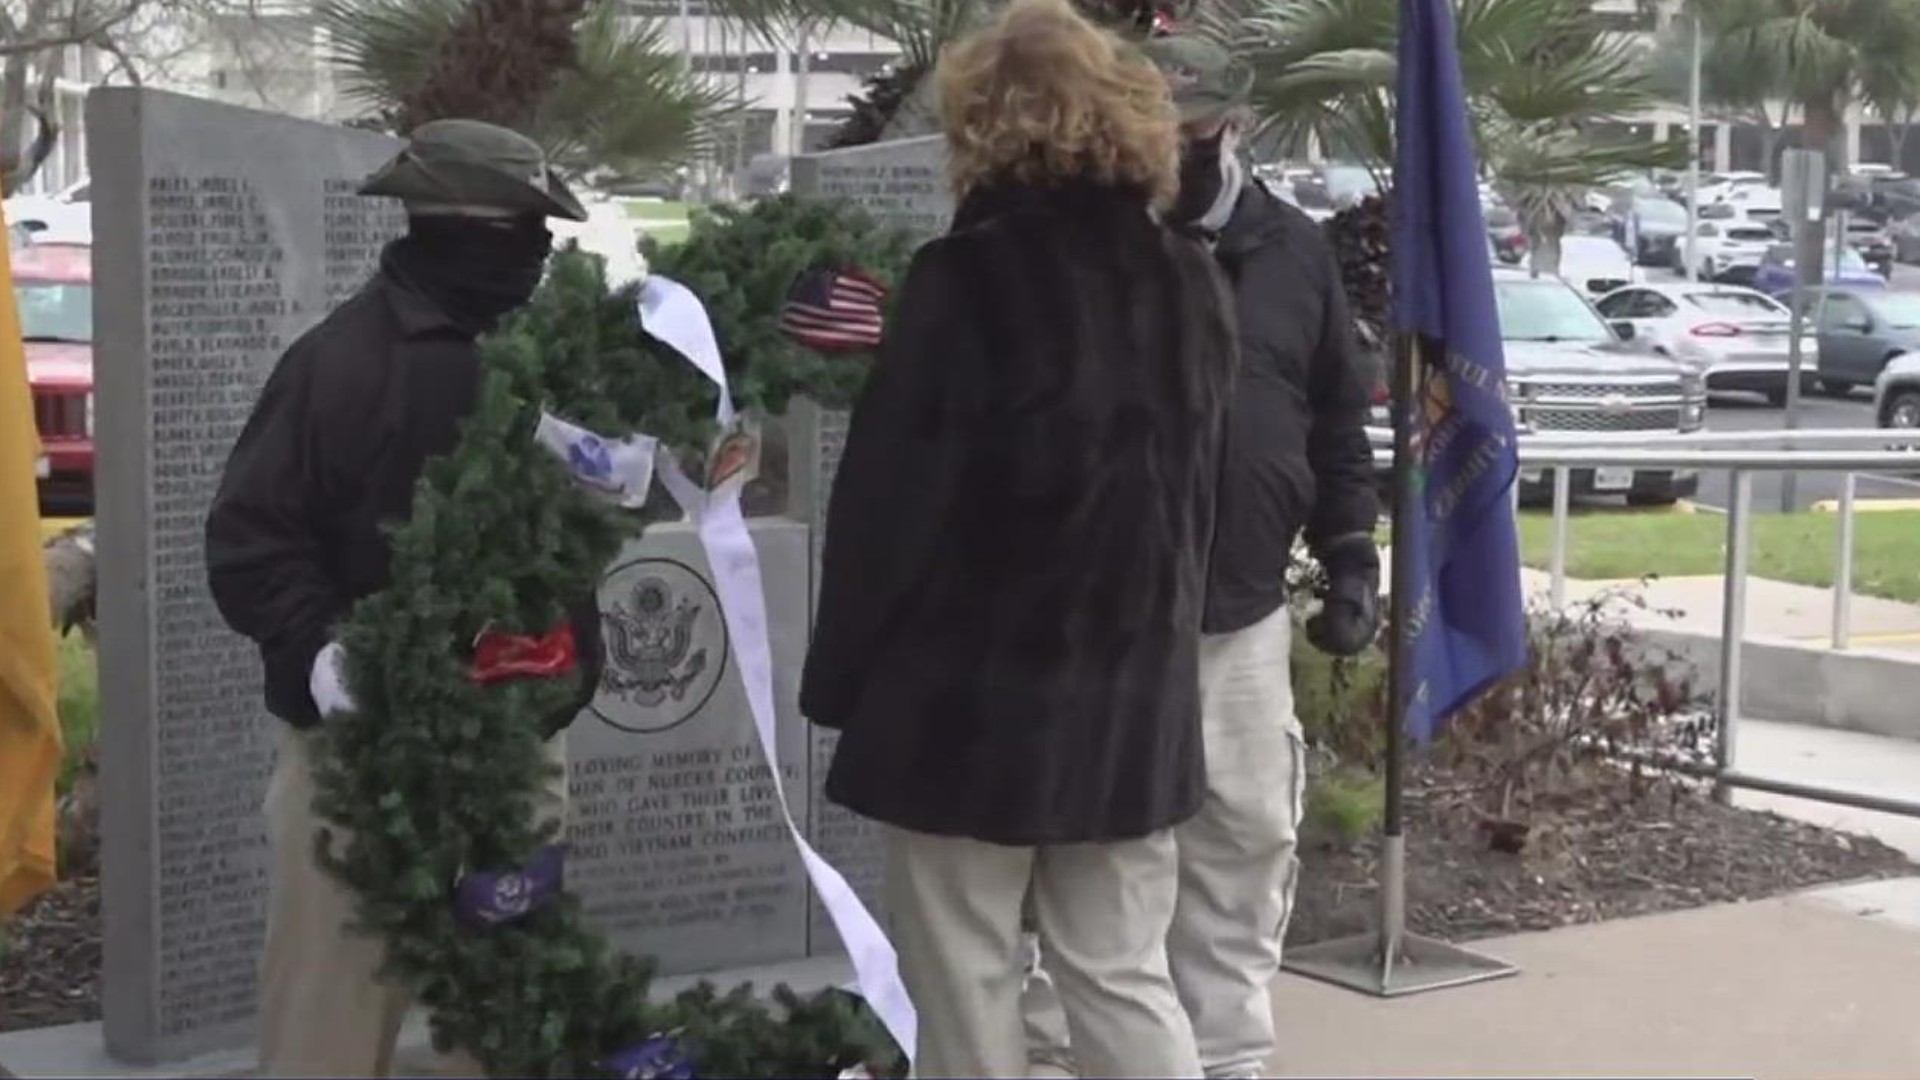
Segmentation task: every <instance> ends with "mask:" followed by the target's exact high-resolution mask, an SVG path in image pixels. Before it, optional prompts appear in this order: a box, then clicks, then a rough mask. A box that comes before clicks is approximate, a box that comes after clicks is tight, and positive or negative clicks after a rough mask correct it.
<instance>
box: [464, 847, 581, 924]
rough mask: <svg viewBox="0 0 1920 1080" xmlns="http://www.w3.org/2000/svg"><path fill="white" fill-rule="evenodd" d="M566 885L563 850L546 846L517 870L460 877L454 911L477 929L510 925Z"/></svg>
mask: <svg viewBox="0 0 1920 1080" xmlns="http://www.w3.org/2000/svg"><path fill="white" fill-rule="evenodd" d="M565 885H566V849H565V848H563V847H561V846H560V845H558V844H548V845H546V846H545V847H542V848H541V849H540V850H538V851H536V852H534V853H533V857H532V858H531V859H528V860H527V862H526V865H524V866H522V867H520V868H519V869H516V870H495V871H481V872H476V873H471V874H462V875H461V876H460V881H459V883H458V884H456V885H455V886H454V891H453V910H454V914H455V915H457V916H458V917H459V918H460V919H461V920H462V921H464V922H467V923H470V924H474V925H479V926H497V925H499V924H500V923H505V922H512V921H513V920H515V919H518V918H520V917H521V916H522V915H525V914H526V913H527V912H529V911H532V910H533V909H535V908H537V907H540V906H542V905H544V904H546V903H547V902H548V901H550V900H552V899H553V898H554V897H556V896H558V895H560V891H561V889H563V888H564V887H565Z"/></svg>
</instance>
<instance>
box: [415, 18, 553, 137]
mask: <svg viewBox="0 0 1920 1080" xmlns="http://www.w3.org/2000/svg"><path fill="white" fill-rule="evenodd" d="M585 10H586V0H474V3H473V5H472V6H471V7H469V8H468V9H467V16H466V18H465V19H463V20H461V22H460V23H459V24H457V25H456V26H455V27H454V29H453V32H452V33H450V34H448V35H447V38H446V40H445V41H443V42H441V43H440V48H439V50H438V51H437V53H436V54H435V56H434V61H433V67H432V68H431V70H430V71H429V72H428V75H427V78H426V81H425V82H423V83H422V84H421V86H420V89H419V90H417V91H416V92H415V93H414V94H413V95H412V96H411V97H410V98H408V100H407V102H406V108H405V111H404V114H403V116H402V117H401V127H400V130H401V131H403V132H405V131H411V130H413V129H414V128H415V127H418V126H419V125H421V124H424V123H426V122H427V121H429V120H445V119H452V118H455V117H458V118H461V119H467V120H485V121H488V122H489V123H494V124H499V125H501V126H502V127H509V128H514V129H516V130H522V131H524V130H526V128H527V126H528V123H529V121H530V120H531V119H532V117H533V115H534V112H535V111H536V110H537V109H538V108H539V107H540V101H541V99H542V98H543V97H545V96H546V93H547V91H548V90H549V89H551V88H552V87H553V82H554V79H555V78H556V77H558V76H559V74H560V73H561V72H562V71H566V70H568V69H570V68H572V67H573V66H574V63H575V61H576V56H575V52H574V37H573V28H574V24H575V23H577V22H578V21H579V20H580V16H581V14H582V13H583V12H584V11H585Z"/></svg>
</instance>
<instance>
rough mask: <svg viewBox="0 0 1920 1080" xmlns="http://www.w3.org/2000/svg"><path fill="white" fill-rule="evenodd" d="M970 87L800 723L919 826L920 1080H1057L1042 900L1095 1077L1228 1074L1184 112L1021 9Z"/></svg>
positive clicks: (900, 935) (857, 442) (962, 85)
mask: <svg viewBox="0 0 1920 1080" xmlns="http://www.w3.org/2000/svg"><path fill="white" fill-rule="evenodd" d="M937 78H938V87H939V90H940V97H941V106H942V115H943V118H944V121H945V128H946V140H947V145H948V150H949V155H950V162H951V167H950V178H951V182H952V185H953V189H954V194H955V197H956V202H957V211H956V213H955V215H954V220H953V224H952V227H951V229H950V231H949V232H948V233H947V235H945V236H943V237H940V238H938V239H936V240H934V241H932V242H930V243H928V244H927V245H926V246H925V247H923V248H921V249H920V251H919V252H918V253H917V254H916V255H915V257H914V260H913V265H912V267H911V268H910V269H909V270H908V272H907V275H906V280H905V281H904V283H903V284H902V285H901V287H900V294H899V297H898V302H897V305H896V309H895V311H894V314H893V317H892V320H891V321H890V323H889V325H888V328H887V335H886V337H887V339H886V344H885V346H884V348H883V350H882V356H881V358H880V361H879V362H878V364H876V365H875V368H874V371H873V374H872V376H871V378H870V379H869V381H868V383H867V386H866V388H865V390H864V391H863V393H862V396H861V399H860V401H859V403H858V404H857V405H856V407H855V409H854V413H853V419H852V424H851V428H850V431H849V433H848V437H847V445H846V449H845V454H844V457H843V459H842V461H841V465H840V471H839V474H838V477H837V479H836V481H835V484H834V488H833V494H832V500H831V504H830V507H829V511H828V518H827V530H826V549H825V553H824V556H823V559H824V565H823V569H822V577H821V582H820V599H819V606H818V609H817V610H818V615H817V618H816V620H815V624H814V638H813V644H812V649H811V651H810V652H809V655H808V658H807V667H806V672H805V676H804V679H803V685H802V688H801V708H802V710H803V711H804V712H805V713H806V715H807V716H808V717H810V718H811V719H812V720H813V721H814V722H815V723H818V724H821V725H823V726H825V727H829V728H836V729H838V730H839V731H840V732H841V735H840V740H839V743H838V746H837V748H836V750H835V752H834V759H833V764H832V768H831V770H830V772H829V775H828V779H827V787H826V791H827V797H828V798H830V799H832V800H833V801H834V802H837V803H839V804H841V805H842V806H845V807H848V808H849V809H851V810H853V811H855V812H857V813H860V814H862V815H864V816H866V817H869V818H873V819H876V820H878V821H880V822H882V823H884V824H885V825H886V826H887V827H888V828H887V837H888V870H887V909H888V912H889V914H890V916H891V922H892V932H893V936H894V941H895V943H896V944H897V945H898V947H899V951H900V961H901V969H902V974H903V976H904V978H905V981H906V984H907V987H908V989H909V991H910V992H911V993H912V995H913V998H914V1001H915V1004H916V1005H917V1006H918V1008H919V1010H920V1016H921V1022H920V1035H919V1045H918V1047H917V1048H915V1050H916V1054H915V1070H916V1074H917V1075H919V1076H921V1077H939V1076H975V1077H1016V1076H1025V1075H1027V1054H1026V1046H1025V1034H1024V1030H1023V1027H1022V1022H1021V1016H1020V992H1021V985H1022V978H1023V974H1024V972H1023V967H1022V964H1021V958H1020V945H1021V909H1022V901H1023V899H1025V898H1026V897H1027V896H1028V895H1029V892H1030V893H1031V899H1032V909H1033V914H1034V920H1035V922H1036V924H1037V926H1038V930H1039V934H1040V938H1041V941H1042V944H1043V947H1044V949H1045V953H1046V958H1047V967H1048V969H1049V971H1050V972H1051V974H1052V977H1053V980H1054V982H1055V983H1056V985H1057V988H1058V992H1059V995H1060V998H1061V1002H1062V1004H1063V1005H1064V1006H1065V1010H1066V1014H1067V1019H1068V1025H1069V1027H1070V1030H1071V1034H1072V1040H1073V1046H1074V1052H1075V1055H1076V1058H1077V1060H1078V1064H1079V1066H1080V1067H1081V1070H1082V1072H1083V1074H1084V1075H1091V1076H1155V1077H1167V1076H1198V1075H1199V1062H1198V1059H1197V1056H1196V1052H1195V1049H1194V1040H1193V1033H1192V1030H1191V1028H1190V1026H1189V1024H1188V1023H1187V1020H1186V1017H1185V1015H1184V1014H1183V1013H1182V1012H1181V1009H1180V1005H1179V1002H1178V1000H1177V997H1176V995H1175V992H1174V987H1173V983H1172V980H1171V978H1170V976H1169V973H1168V966H1167V954H1166V945H1165V939H1166V934H1167V928H1168V925H1169V923H1170V921H1171V919H1172V916H1173V908H1174V900H1175V895H1176V887H1177V883H1176V859H1175V851H1174V843H1173V837H1172V833H1171V831H1170V830H1171V829H1172V828H1173V826H1175V825H1177V824H1178V823H1180V822H1181V821H1183V820H1184V819H1186V818H1187V817H1189V816H1191V815H1192V814H1193V813H1194V812H1195V810H1196V809H1197V808H1198V807H1199V805H1200V802H1201V798H1202V796H1203V793H1204V789H1205V783H1204V780H1205V777H1204V762H1203V760H1202V753H1201V743H1200V707H1199V700H1198V687H1199V675H1198V656H1197V648H1198V641H1199V634H1200V623H1201V615H1202V601H1203V593H1204V587H1205V572H1206V567H1207V552H1208V546H1209V542H1210V537H1211V528H1212V521H1213V503H1214V488H1215V484H1216V480H1217V476H1218V471H1219V456H1220V447H1221V441H1222V432H1223V427H1224V419H1223V417H1224V414H1225V409H1226V404H1227V397H1228V393H1229V387H1230V384H1231V378H1232V371H1233V366H1234V363H1235V353H1234V344H1233V334H1232V330H1231V320H1230V318H1229V312H1228V301H1227V300H1226V297H1225V293H1224V287H1223V285H1222V283H1221V282H1220V280H1219V279H1218V278H1217V277H1216V273H1217V272H1216V271H1215V269H1214V267H1213V262H1212V260H1211V259H1210V258H1209V257H1208V255H1207V254H1206V252H1205V251H1204V250H1202V249H1201V248H1200V246H1199V245H1197V244H1196V243H1194V242H1193V241H1191V240H1188V239H1185V238H1183V237H1181V236H1178V235H1176V234H1175V233H1173V232H1172V231H1170V230H1168V229H1167V228H1166V227H1165V226H1164V225H1163V224H1162V223H1161V221H1160V220H1159V218H1158V215H1157V212H1156V207H1158V206H1162V205H1164V204H1165V203H1166V201H1167V200H1168V199H1170V198H1171V197H1172V196H1173V194H1174V191H1175V186H1176V177H1177V170H1178V134H1177V124H1178V121H1177V119H1176V116H1175V111H1174V107H1173V104H1172V101H1171V98H1170V95H1169V91H1168V88H1167V85H1166V83H1165V81H1164V80H1163V79H1162V78H1161V76H1160V75H1159V74H1158V73H1157V71H1156V70H1155V68H1154V67H1153V66H1152V65H1151V64H1150V63H1149V62H1148V61H1147V60H1145V59H1144V58H1143V57H1141V56H1140V55H1139V54H1138V53H1137V52H1136V51H1135V50H1134V49H1133V48H1131V47H1130V46H1128V45H1127V44H1125V43H1123V42H1122V41H1120V40H1119V39H1117V38H1115V37H1113V36H1112V35H1110V34H1107V33H1105V32H1103V31H1101V30H1099V29H1097V28H1096V27H1094V26H1093V25H1091V24H1090V23H1088V22H1086V21H1085V20H1084V19H1082V18H1081V17H1080V16H1078V15H1077V14H1075V13H1074V12H1073V11H1072V10H1071V9H1070V8H1069V7H1068V6H1067V4H1066V3H1065V2H1064V0H1015V2H1014V4H1013V5H1012V6H1011V7H1010V8H1008V9H1007V10H1006V11H1005V12H1004V13H1003V14H1002V15H1001V16H1000V17H999V19H998V20H997V21H996V22H995V23H994V24H992V25H991V26H988V27H987V28H985V29H984V30H982V31H981V32H979V33H978V34H977V35H975V36H973V37H970V38H968V39H967V40H965V41H963V42H961V43H959V44H957V45H955V46H954V47H953V48H952V49H951V50H950V51H949V52H948V53H947V54H946V55H945V56H944V57H943V58H942V60H941V64H940V67H939V70H938V72H937Z"/></svg>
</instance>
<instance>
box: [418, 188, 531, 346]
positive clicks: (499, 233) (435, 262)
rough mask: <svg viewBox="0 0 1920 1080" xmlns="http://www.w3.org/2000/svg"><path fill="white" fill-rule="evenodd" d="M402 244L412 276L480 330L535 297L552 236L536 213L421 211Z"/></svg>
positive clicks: (455, 314) (461, 320) (454, 313)
mask: <svg viewBox="0 0 1920 1080" xmlns="http://www.w3.org/2000/svg"><path fill="white" fill-rule="evenodd" d="M402 246H403V247H404V249H405V256H406V258H405V263H406V267H405V269H406V272H407V277H408V278H409V279H411V280H412V281H413V282H414V283H415V284H416V285H418V286H419V287H421V288H423V289H424V290H425V291H426V292H428V293H429V294H430V295H432V296H433V297H434V298H435V299H436V300H438V301H440V303H441V304H442V306H443V307H445V308H446V311H447V314H448V315H449V316H451V317H452V318H453V319H455V320H456V321H457V322H459V323H460V324H461V325H463V326H466V327H468V328H470V329H472V330H474V331H475V332H479V331H482V330H486V329H490V328H491V327H492V326H493V324H495V323H497V322H498V321H499V320H500V318H501V316H503V315H506V314H507V313H508V312H510V311H512V310H514V309H515V308H518V307H520V306H522V305H524V304H525V303H526V302H527V301H528V300H529V299H530V298H532V296H533V293H534V290H535V289H537V288H539V287H540V277H541V274H542V273H543V271H544V270H545V269H546V262H547V254H548V252H550V251H551V250H552V249H553V234H552V233H551V232H548V231H547V225H546V221H545V220H544V219H542V218H539V217H534V216H525V217H518V218H507V219H492V218H473V217H459V216H455V215H451V214H449V215H437V214H436V215H421V216H417V217H414V218H412V219H411V220H410V221H409V222H408V228H407V238H406V239H405V240H404V241H402Z"/></svg>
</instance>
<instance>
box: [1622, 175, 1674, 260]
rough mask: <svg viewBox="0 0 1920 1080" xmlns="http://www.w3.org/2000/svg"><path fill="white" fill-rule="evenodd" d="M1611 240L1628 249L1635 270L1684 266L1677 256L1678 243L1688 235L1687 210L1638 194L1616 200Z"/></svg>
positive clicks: (1662, 200)
mask: <svg viewBox="0 0 1920 1080" xmlns="http://www.w3.org/2000/svg"><path fill="white" fill-rule="evenodd" d="M1611 212H1612V214H1613V215H1614V228H1613V238H1614V239H1615V240H1618V241H1620V244H1621V246H1622V247H1626V246H1627V238H1628V237H1629V236H1631V237H1633V245H1632V247H1633V249H1632V250H1631V251H1629V252H1628V254H1629V255H1631V256H1632V257H1633V261H1634V264H1635V265H1636V266H1672V267H1676V268H1678V267H1682V266H1685V265H1686V264H1685V263H1684V262H1683V261H1682V256H1681V254H1680V239H1681V238H1682V237H1684V236H1685V235H1686V234H1687V208H1686V207H1684V206H1681V205H1680V204H1679V203H1675V202H1670V201H1668V200H1666V199H1663V198H1661V197H1660V196H1658V195H1654V194H1650V193H1645V192H1638V193H1634V194H1629V195H1625V196H1622V197H1621V198H1619V199H1617V200H1615V202H1614V205H1613V207H1612V208H1611Z"/></svg>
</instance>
